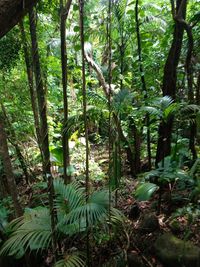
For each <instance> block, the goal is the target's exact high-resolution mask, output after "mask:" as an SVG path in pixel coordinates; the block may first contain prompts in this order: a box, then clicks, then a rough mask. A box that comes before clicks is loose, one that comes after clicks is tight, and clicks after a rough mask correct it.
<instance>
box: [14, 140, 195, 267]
mask: <svg viewBox="0 0 200 267" xmlns="http://www.w3.org/2000/svg"><path fill="white" fill-rule="evenodd" d="M91 157H93V159H94V160H95V161H96V162H98V163H99V166H100V168H101V169H102V171H103V172H104V173H107V172H108V162H109V157H108V152H107V149H105V147H103V146H96V145H95V146H93V147H92V150H91ZM123 165H124V166H123V177H122V180H121V184H120V188H119V190H118V191H117V202H116V203H117V205H116V207H117V208H118V209H119V210H120V211H122V212H123V214H124V215H125V216H126V217H127V220H126V223H125V226H124V229H123V234H122V233H120V235H119V238H118V240H117V242H116V240H115V241H114V242H112V241H111V242H110V241H109V242H107V241H105V242H101V244H100V245H99V246H97V247H93V248H92V251H93V253H92V254H93V257H92V258H93V264H94V266H99V267H102V266H108V267H114V266H116V265H115V264H114V263H108V264H107V265H106V264H105V262H106V261H108V260H109V258H111V257H113V256H115V255H119V254H120V251H121V252H122V253H123V255H125V256H126V257H127V258H128V262H129V266H130V267H131V266H138V267H140V266H141V267H143V266H149V267H165V266H166V265H163V264H162V263H161V262H160V261H159V259H158V257H157V256H156V253H155V247H154V244H155V241H156V240H157V238H158V237H159V236H160V235H162V234H163V233H171V234H173V235H174V236H176V237H178V238H180V239H181V240H190V241H191V242H192V243H193V244H195V245H196V246H198V247H200V217H199V216H193V215H194V214H193V213H194V211H193V210H192V209H191V208H190V206H189V205H188V204H189V203H188V202H187V200H185V199H186V198H185V196H187V195H188V191H187V190H185V191H180V192H179V191H178V190H179V189H178V188H174V195H175V196H178V198H174V200H173V199H171V198H170V196H169V193H168V191H167V190H166V192H164V194H163V196H162V203H161V209H160V211H159V212H158V205H157V203H158V194H155V195H154V197H152V198H151V200H150V201H141V202H138V201H137V200H136V199H135V197H134V191H135V188H136V186H137V185H138V181H139V179H140V178H138V179H133V178H132V177H131V175H130V174H128V172H127V170H128V166H126V163H125V162H123ZM106 183H107V180H106V179H105V180H104V181H101V180H98V181H95V180H94V181H92V185H93V187H94V188H96V189H100V188H102V187H103V186H105V185H106ZM18 186H19V191H20V198H22V199H23V200H22V202H23V204H24V206H29V207H31V206H34V205H35V199H34V196H35V195H40V196H41V194H42V192H41V191H40V189H34V187H33V186H32V185H31V186H30V187H29V186H28V187H27V185H25V184H19V185H18ZM81 246H82V247H84V246H85V245H84V244H81ZM120 266H123V265H120ZM124 266H125V265H124ZM166 267H167V266H166ZM191 267H193V266H191Z"/></svg>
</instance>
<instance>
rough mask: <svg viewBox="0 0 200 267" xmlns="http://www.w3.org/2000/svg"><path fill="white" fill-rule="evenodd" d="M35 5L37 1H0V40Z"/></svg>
mask: <svg viewBox="0 0 200 267" xmlns="http://www.w3.org/2000/svg"><path fill="white" fill-rule="evenodd" d="M36 3H37V0H1V1H0V38H1V37H2V36H4V35H5V34H6V33H7V32H8V31H10V30H11V29H12V28H13V27H14V26H15V25H16V24H17V23H18V22H19V21H20V20H21V19H22V18H23V16H24V15H25V14H26V13H27V12H28V10H29V9H30V8H31V7H32V6H33V5H35V4H36Z"/></svg>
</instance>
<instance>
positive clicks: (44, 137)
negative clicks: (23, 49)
mask: <svg viewBox="0 0 200 267" xmlns="http://www.w3.org/2000/svg"><path fill="white" fill-rule="evenodd" d="M29 20H30V34H31V43H32V59H33V67H34V75H35V83H36V92H37V101H38V109H39V117H40V137H41V148H42V153H43V162H44V163H43V167H44V169H43V173H44V178H45V179H47V181H48V192H49V208H50V215H51V228H52V240H53V242H52V246H53V254H54V256H56V247H57V246H56V236H55V230H56V213H55V210H54V186H53V177H52V174H51V164H50V152H49V137H48V124H47V103H46V95H45V88H44V84H43V80H42V74H41V67H40V58H39V52H38V42H37V34H36V13H35V11H34V9H32V10H31V11H30V12H29Z"/></svg>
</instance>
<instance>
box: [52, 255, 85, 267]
mask: <svg viewBox="0 0 200 267" xmlns="http://www.w3.org/2000/svg"><path fill="white" fill-rule="evenodd" d="M82 258H83V255H81V254H80V253H78V252H73V253H69V254H66V255H64V258H63V259H62V260H59V261H57V262H56V263H55V265H54V267H84V266H86V265H85V261H84V260H83V259H82Z"/></svg>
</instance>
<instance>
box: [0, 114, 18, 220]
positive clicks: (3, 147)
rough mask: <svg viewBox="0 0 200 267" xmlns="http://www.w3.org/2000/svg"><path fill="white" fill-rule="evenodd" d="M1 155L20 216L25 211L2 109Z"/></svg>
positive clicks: (0, 124)
mask: <svg viewBox="0 0 200 267" xmlns="http://www.w3.org/2000/svg"><path fill="white" fill-rule="evenodd" d="M0 155H1V157H2V160H3V165H4V171H5V174H6V178H7V182H8V186H9V190H10V194H11V197H12V201H13V205H14V209H15V214H16V216H17V217H20V216H22V214H23V211H22V207H21V205H20V203H19V200H18V193H17V187H16V183H15V178H14V175H13V171H12V164H11V160H10V157H9V152H8V143H7V136H6V132H5V129H4V119H3V115H2V113H1V111H0Z"/></svg>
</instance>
